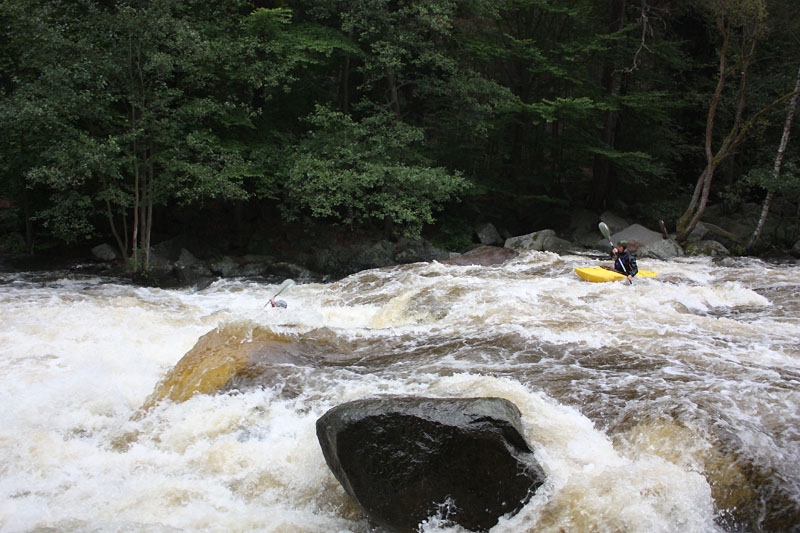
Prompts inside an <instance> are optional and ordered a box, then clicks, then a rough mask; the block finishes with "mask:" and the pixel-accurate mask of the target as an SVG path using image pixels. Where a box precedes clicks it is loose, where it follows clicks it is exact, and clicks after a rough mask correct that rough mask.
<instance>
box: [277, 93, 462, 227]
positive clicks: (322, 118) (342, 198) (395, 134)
mask: <svg viewBox="0 0 800 533" xmlns="http://www.w3.org/2000/svg"><path fill="white" fill-rule="evenodd" d="M310 123H311V126H312V130H311V131H310V132H309V133H308V135H306V137H305V138H304V139H303V140H302V141H301V142H300V144H299V145H298V146H297V149H296V150H295V153H294V154H293V158H292V160H293V163H292V165H291V166H290V168H289V171H288V176H287V179H286V182H285V185H284V187H285V191H286V195H287V196H288V198H289V199H290V203H291V204H292V205H294V206H297V207H298V208H300V209H301V210H308V211H309V213H310V214H311V216H313V217H316V218H324V219H329V220H332V221H339V222H342V223H345V224H354V223H355V224H364V223H368V222H370V221H376V220H377V221H381V220H384V219H385V218H387V217H388V218H390V219H391V220H392V221H393V222H394V223H395V224H397V225H398V226H399V227H400V228H401V229H402V231H403V233H404V234H405V235H406V236H410V237H418V236H419V234H420V232H421V230H422V227H423V225H425V224H431V223H433V222H434V217H433V215H434V212H435V211H436V210H437V209H438V208H440V207H441V206H442V205H443V204H444V203H445V202H447V201H449V200H451V199H454V198H457V196H458V194H460V193H462V192H463V191H465V190H466V187H467V184H466V182H465V181H464V179H463V178H462V177H461V176H460V175H459V174H458V173H455V174H453V173H450V172H448V171H446V170H445V169H443V168H437V167H432V166H429V165H427V164H426V161H425V160H424V159H423V158H421V157H420V156H419V155H418V154H416V153H415V152H414V146H415V145H417V144H419V143H421V142H423V141H424V136H423V133H422V130H421V129H419V128H414V127H411V126H409V125H407V124H404V123H402V122H397V121H395V120H393V118H392V117H391V116H387V115H379V116H376V117H370V118H367V119H363V120H362V121H359V122H357V121H354V120H353V119H352V117H350V116H348V115H345V114H343V113H340V112H335V111H331V110H330V109H326V108H322V107H320V108H318V109H317V111H316V112H315V113H314V115H312V116H311V117H310Z"/></svg>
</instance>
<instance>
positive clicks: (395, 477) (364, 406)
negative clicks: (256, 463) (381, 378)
mask: <svg viewBox="0 0 800 533" xmlns="http://www.w3.org/2000/svg"><path fill="white" fill-rule="evenodd" d="M317 438H318V439H319V442H320V446H321V447H322V452H323V455H324V456H325V460H326V462H327V463H328V466H329V467H330V469H331V470H332V471H333V474H334V476H336V479H338V480H339V482H340V483H341V484H342V486H343V487H344V489H345V491H346V492H347V493H348V494H349V495H350V496H351V497H352V498H353V499H354V500H355V501H356V503H358V505H359V506H360V507H361V508H362V509H363V511H364V512H365V513H366V514H367V515H368V516H369V517H370V518H371V519H372V520H373V521H375V522H376V523H378V524H381V525H383V526H385V527H389V528H391V529H393V530H396V531H416V529H417V527H418V525H419V524H420V523H421V522H423V521H425V520H426V519H427V518H429V517H431V516H438V517H440V518H442V519H444V520H447V521H451V522H454V523H457V524H459V525H461V526H462V527H464V528H467V529H469V530H473V531H485V530H488V529H489V528H491V527H493V526H494V525H495V524H497V522H498V519H499V518H500V517H502V516H503V515H506V514H515V513H517V512H518V511H519V510H520V509H521V508H522V506H523V505H524V504H525V503H526V502H527V501H528V499H529V498H530V497H531V495H532V494H533V492H534V491H535V490H536V489H537V488H538V487H539V486H540V485H541V484H542V483H543V479H544V477H543V474H542V471H541V469H540V467H539V465H538V464H537V463H536V462H535V460H534V458H533V453H532V451H531V448H530V447H529V446H528V444H527V443H526V442H525V439H524V437H523V436H522V428H521V422H520V413H519V409H517V407H516V406H515V405H514V404H513V403H511V402H509V401H508V400H504V399H502V398H382V399H367V400H358V401H353V402H349V403H346V404H343V405H340V406H337V407H335V408H333V409H331V410H330V411H328V412H327V413H325V414H324V415H323V416H322V417H321V418H320V419H319V420H318V421H317Z"/></svg>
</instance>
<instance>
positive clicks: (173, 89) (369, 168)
mask: <svg viewBox="0 0 800 533" xmlns="http://www.w3.org/2000/svg"><path fill="white" fill-rule="evenodd" d="M0 6H1V7H0V17H1V18H2V24H3V28H4V29H5V30H4V32H3V34H2V36H0V61H1V62H2V65H1V67H2V68H0V130H1V131H2V136H0V155H1V159H0V240H2V241H3V246H4V248H5V249H6V250H9V249H12V248H17V249H18V251H21V252H23V253H29V254H31V253H36V252H37V250H41V249H43V248H44V247H46V246H50V245H52V244H53V243H60V244H61V245H65V246H78V245H81V244H82V243H83V244H85V243H91V242H98V241H102V240H107V241H109V242H113V243H115V244H116V246H117V247H118V248H119V250H120V253H121V254H122V256H124V257H125V258H126V259H127V261H128V264H129V265H130V268H131V270H132V271H134V272H135V271H137V270H147V268H148V264H149V263H148V261H149V250H150V249H151V246H152V245H153V244H154V242H155V240H156V239H158V238H160V237H163V236H164V235H168V234H170V233H174V232H185V231H195V232H199V233H201V234H210V233H211V232H214V231H221V230H222V229H223V228H224V229H225V230H226V231H230V232H237V231H252V230H253V228H261V230H262V231H269V228H276V227H278V226H279V225H281V224H297V225H300V226H302V225H309V226H310V225H312V224H325V225H330V226H336V227H341V228H342V229H344V230H349V231H356V230H370V231H378V232H382V233H383V234H385V235H387V236H395V237H396V236H407V237H411V238H415V237H420V236H423V235H427V234H429V233H431V232H435V234H436V236H437V238H438V239H439V240H440V241H441V242H442V243H443V244H444V245H446V246H449V247H451V248H457V247H458V246H466V245H468V244H469V243H470V238H471V237H470V229H469V228H471V227H473V225H474V224H475V223H476V221H481V220H483V221H490V222H492V223H494V224H495V225H497V226H498V227H503V228H506V229H507V231H509V232H510V233H512V234H521V233H525V232H528V231H534V230H538V229H541V228H544V227H554V226H557V225H558V221H559V220H561V219H563V218H564V217H567V216H568V215H569V213H570V212H572V211H574V210H576V209H593V210H597V211H598V212H599V211H601V210H604V209H611V208H617V207H618V206H625V208H626V209H627V210H628V213H629V214H630V215H631V216H634V217H636V218H637V219H638V220H641V221H642V222H643V223H646V224H648V225H651V226H652V227H658V221H664V224H665V225H666V227H667V228H668V229H669V231H670V232H673V233H674V234H675V235H676V238H677V240H678V241H679V242H681V241H682V240H685V239H686V238H687V236H688V235H689V233H690V232H691V231H692V229H693V228H694V227H695V225H696V224H697V223H698V222H700V221H701V220H702V219H703V215H704V213H705V211H706V208H707V207H708V206H709V205H716V206H721V208H722V209H723V210H724V211H726V212H728V213H737V212H738V211H739V209H740V208H741V206H742V205H744V204H756V205H758V206H759V208H758V213H760V216H759V217H757V218H758V220H757V221H755V220H754V221H753V222H754V227H755V228H756V229H755V231H754V232H753V235H751V236H749V239H748V241H747V242H746V244H743V246H742V249H741V250H738V251H739V252H740V253H758V252H759V251H761V250H763V249H765V248H766V247H770V246H781V247H791V245H792V243H793V242H795V241H797V240H798V239H800V235H798V234H797V233H796V232H795V231H783V232H771V233H769V235H766V234H761V231H762V228H763V227H764V226H763V223H764V221H765V220H768V219H769V217H770V216H776V215H775V214H774V213H775V211H779V212H780V213H782V214H783V215H782V216H786V213H789V214H790V216H794V217H795V219H797V218H798V212H799V211H798V210H800V179H798V171H797V165H798V157H800V153H799V150H798V143H797V142H792V140H793V139H796V138H797V135H795V137H792V136H791V125H792V119H793V116H794V114H795V111H796V103H797V95H798V87H800V70H799V69H800V37H799V36H800V16H799V15H800V3H798V2H797V1H796V0H606V1H598V0H346V1H345V0H284V1H274V2H273V1H267V0H2V1H1V2H0ZM792 213H793V215H792ZM796 226H797V225H796V224H795V226H793V227H796ZM12 237H14V238H12Z"/></svg>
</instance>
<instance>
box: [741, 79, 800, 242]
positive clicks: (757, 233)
mask: <svg viewBox="0 0 800 533" xmlns="http://www.w3.org/2000/svg"><path fill="white" fill-rule="evenodd" d="M798 98H800V69H798V70H797V79H796V80H795V84H794V96H792V99H791V100H790V101H789V111H788V112H787V113H786V122H785V123H784V125H783V136H782V137H781V143H780V146H778V154H777V155H776V156H775V166H774V167H773V169H772V173H773V176H774V178H775V180H776V181H777V180H778V178H779V177H780V175H781V166H782V165H783V154H784V152H785V151H786V145H787V144H789V132H790V131H791V129H792V121H793V120H794V114H795V111H796V110H797V100H798ZM774 195H775V190H774V189H769V190H767V196H766V198H764V204H763V205H762V206H761V216H760V217H759V219H758V224H756V229H755V230H753V235H751V236H750V240H749V241H748V242H747V247H746V248H745V251H746V252H748V253H749V252H751V251H752V250H753V248H755V246H756V244H758V239H759V238H761V232H762V231H763V229H764V223H765V222H766V221H767V216H768V215H769V209H770V205H771V204H772V197H773V196H774Z"/></svg>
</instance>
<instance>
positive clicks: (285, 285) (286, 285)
mask: <svg viewBox="0 0 800 533" xmlns="http://www.w3.org/2000/svg"><path fill="white" fill-rule="evenodd" d="M292 285H294V280H291V279H287V280H284V281H283V283H281V284H280V286H279V287H278V292H276V293H275V296H278V295H279V294H280V293H282V292H283V291H285V290H286V289H288V288H289V287H291V286H292ZM275 296H273V298H275Z"/></svg>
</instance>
